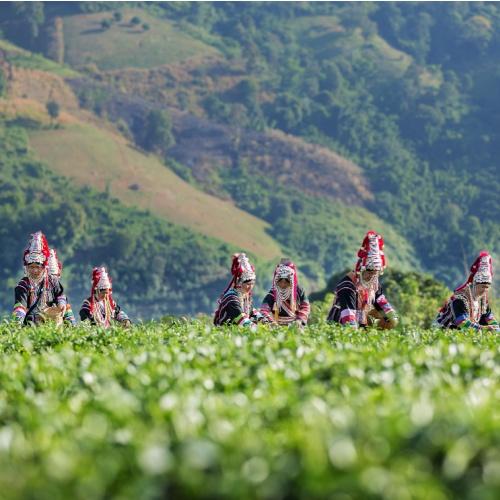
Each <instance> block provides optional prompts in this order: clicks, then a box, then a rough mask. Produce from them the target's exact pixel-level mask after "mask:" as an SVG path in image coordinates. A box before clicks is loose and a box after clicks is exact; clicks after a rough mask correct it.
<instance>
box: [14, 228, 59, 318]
mask: <svg viewBox="0 0 500 500" xmlns="http://www.w3.org/2000/svg"><path fill="white" fill-rule="evenodd" d="M49 255H50V251H49V245H48V243H47V239H46V238H45V236H44V234H43V233H42V232H41V231H38V232H36V233H34V234H32V235H31V238H30V241H29V243H28V246H27V248H26V250H25V251H24V256H23V263H24V270H25V276H24V277H23V278H22V279H21V281H20V282H19V283H18V284H17V286H16V288H15V291H14V296H15V299H14V300H15V303H14V309H13V311H12V314H13V316H14V318H15V319H16V320H17V321H18V322H19V323H22V324H24V325H28V324H29V325H36V324H39V323H43V322H45V321H47V320H49V319H52V320H54V321H55V322H56V323H57V324H62V321H63V315H64V312H65V311H66V296H65V295H64V290H63V287H62V285H61V283H60V281H59V280H58V279H57V278H54V277H53V276H51V275H50V274H49V272H48V262H49Z"/></svg>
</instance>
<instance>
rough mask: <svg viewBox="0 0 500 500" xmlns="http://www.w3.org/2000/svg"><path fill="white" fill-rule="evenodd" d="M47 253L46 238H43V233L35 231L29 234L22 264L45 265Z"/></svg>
mask: <svg viewBox="0 0 500 500" xmlns="http://www.w3.org/2000/svg"><path fill="white" fill-rule="evenodd" d="M49 253H50V252H49V244H48V243H47V238H45V235H44V234H43V233H42V232H41V231H37V232H36V233H34V234H32V235H31V239H30V241H29V243H28V246H27V247H26V249H25V250H24V256H23V261H24V265H25V266H27V265H28V264H41V265H43V266H47V261H48V259H49Z"/></svg>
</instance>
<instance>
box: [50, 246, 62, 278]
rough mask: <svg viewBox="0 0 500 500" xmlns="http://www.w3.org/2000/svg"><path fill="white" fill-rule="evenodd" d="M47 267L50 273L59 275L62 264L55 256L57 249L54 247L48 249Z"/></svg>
mask: <svg viewBox="0 0 500 500" xmlns="http://www.w3.org/2000/svg"><path fill="white" fill-rule="evenodd" d="M48 268H49V274H50V275H52V276H61V271H62V264H61V262H60V261H59V259H58V258H57V251H56V250H55V248H51V249H50V255H49V262H48Z"/></svg>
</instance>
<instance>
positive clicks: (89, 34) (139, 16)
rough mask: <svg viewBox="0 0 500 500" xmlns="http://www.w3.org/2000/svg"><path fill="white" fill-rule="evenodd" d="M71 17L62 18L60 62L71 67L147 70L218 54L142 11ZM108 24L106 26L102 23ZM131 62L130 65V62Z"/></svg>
mask: <svg viewBox="0 0 500 500" xmlns="http://www.w3.org/2000/svg"><path fill="white" fill-rule="evenodd" d="M120 14H121V19H119V20H115V19H114V18H113V16H112V15H111V14H110V13H107V12H99V13H91V14H79V15H71V16H66V17H64V18H63V22H62V24H63V37H64V60H65V62H67V63H68V64H69V65H71V66H74V67H83V66H85V65H91V64H94V65H95V66H96V67H97V68H98V69H101V70H110V69H117V68H126V67H129V66H133V67H136V68H150V67H154V66H160V65H164V64H172V63H175V62H177V61H179V60H186V59H190V58H196V59H198V60H202V59H205V58H210V57H216V56H217V55H219V51H218V50H216V49H215V48H213V47H211V46H210V45H207V44H204V43H202V42H200V41H199V40H196V39H195V38H193V37H191V36H190V35H188V34H186V33H185V32H183V31H182V30H181V29H178V28H177V27H176V26H175V24H174V23H170V22H169V21H168V20H159V19H158V18H156V17H153V16H151V15H149V14H148V13H147V12H145V11H144V10H142V9H140V10H139V9H123V10H120ZM103 21H104V22H106V21H109V23H110V26H109V27H103V26H102V22H103ZM132 61H133V62H132Z"/></svg>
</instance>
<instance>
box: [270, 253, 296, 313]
mask: <svg viewBox="0 0 500 500" xmlns="http://www.w3.org/2000/svg"><path fill="white" fill-rule="evenodd" d="M281 279H286V280H288V281H289V282H290V285H291V286H289V287H287V288H280V287H279V286H278V281H279V280H281ZM298 286H299V283H298V276H297V268H296V266H295V264H294V263H293V262H292V261H291V260H290V259H281V261H280V263H279V264H278V265H277V266H276V269H275V270H274V276H273V295H274V300H275V302H276V304H277V306H278V307H282V308H283V307H285V308H287V307H286V302H290V306H289V308H290V310H291V311H293V312H294V311H295V301H296V300H297V288H298Z"/></svg>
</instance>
